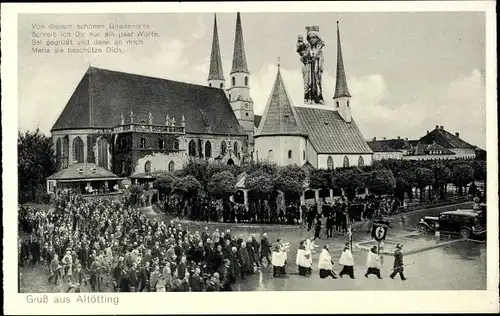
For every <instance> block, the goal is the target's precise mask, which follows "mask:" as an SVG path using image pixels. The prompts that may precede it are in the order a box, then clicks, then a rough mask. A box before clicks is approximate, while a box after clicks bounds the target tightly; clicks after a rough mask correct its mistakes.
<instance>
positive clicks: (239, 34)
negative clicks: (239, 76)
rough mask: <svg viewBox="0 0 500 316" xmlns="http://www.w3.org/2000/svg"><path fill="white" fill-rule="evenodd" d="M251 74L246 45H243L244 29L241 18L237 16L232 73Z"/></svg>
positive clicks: (238, 14)
mask: <svg viewBox="0 0 500 316" xmlns="http://www.w3.org/2000/svg"><path fill="white" fill-rule="evenodd" d="M235 72H245V73H250V72H249V71H248V67H247V57H246V55H245V44H244V43H243V29H242V27H241V17H240V13H239V12H238V13H237V15H236V32H235V34H234V51H233V67H232V68H231V73H235Z"/></svg>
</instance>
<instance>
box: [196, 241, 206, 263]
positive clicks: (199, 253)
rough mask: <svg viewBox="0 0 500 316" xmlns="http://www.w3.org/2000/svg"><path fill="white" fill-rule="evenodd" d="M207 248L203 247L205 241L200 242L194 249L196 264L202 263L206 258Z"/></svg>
mask: <svg viewBox="0 0 500 316" xmlns="http://www.w3.org/2000/svg"><path fill="white" fill-rule="evenodd" d="M204 258H205V249H204V248H203V242H200V243H198V247H196V249H195V250H194V254H193V261H194V262H195V263H196V264H200V263H201V262H203V261H204V260H205V259H204Z"/></svg>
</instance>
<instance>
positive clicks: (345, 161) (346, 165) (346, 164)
mask: <svg viewBox="0 0 500 316" xmlns="http://www.w3.org/2000/svg"><path fill="white" fill-rule="evenodd" d="M347 167H349V158H347V156H344V168H347Z"/></svg>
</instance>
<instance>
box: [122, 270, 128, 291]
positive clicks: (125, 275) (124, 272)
mask: <svg viewBox="0 0 500 316" xmlns="http://www.w3.org/2000/svg"><path fill="white" fill-rule="evenodd" d="M120 292H130V278H129V275H128V272H127V270H125V269H122V271H121V273H120Z"/></svg>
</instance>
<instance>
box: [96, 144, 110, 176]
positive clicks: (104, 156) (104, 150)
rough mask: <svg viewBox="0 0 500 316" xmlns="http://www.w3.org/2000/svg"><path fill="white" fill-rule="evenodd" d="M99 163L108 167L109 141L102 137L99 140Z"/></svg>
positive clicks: (100, 165) (105, 167)
mask: <svg viewBox="0 0 500 316" xmlns="http://www.w3.org/2000/svg"><path fill="white" fill-rule="evenodd" d="M97 165H98V166H99V167H103V168H104V169H108V141H107V140H106V139H105V138H102V137H101V138H99V140H98V141H97Z"/></svg>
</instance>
